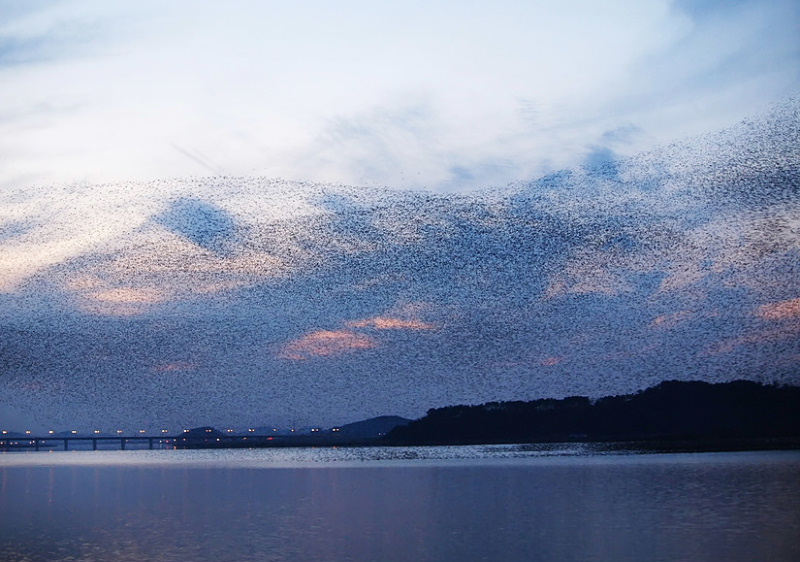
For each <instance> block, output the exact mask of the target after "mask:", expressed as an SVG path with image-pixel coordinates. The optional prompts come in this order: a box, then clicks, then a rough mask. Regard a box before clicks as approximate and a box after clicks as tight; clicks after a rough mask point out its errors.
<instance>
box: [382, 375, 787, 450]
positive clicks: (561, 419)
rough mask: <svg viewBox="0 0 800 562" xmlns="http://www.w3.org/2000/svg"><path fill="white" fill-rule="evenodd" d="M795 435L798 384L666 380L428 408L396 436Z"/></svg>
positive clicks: (444, 439)
mask: <svg viewBox="0 0 800 562" xmlns="http://www.w3.org/2000/svg"><path fill="white" fill-rule="evenodd" d="M737 439H738V440H742V439H751V440H752V439H800V388H798V387H794V386H768V385H762V384H760V383H756V382H751V381H735V382H729V383H719V384H710V383H706V382H681V381H667V382H662V383H661V384H659V385H657V386H655V387H652V388H649V389H647V390H643V391H641V392H638V393H636V394H630V395H624V396H613V397H607V398H602V399H600V400H597V401H591V400H590V399H589V398H586V397H570V398H564V399H560V400H558V399H542V400H534V401H532V402H490V403H486V404H483V405H480V406H450V407H445V408H437V409H433V410H430V411H429V412H428V413H427V415H426V416H425V417H423V418H421V419H418V420H415V421H412V422H410V423H409V424H407V425H405V426H402V427H397V428H395V429H394V430H392V431H391V432H390V433H389V435H388V440H389V441H390V442H392V443H395V444H414V445H419V444H425V445H433V444H436V445H445V444H448V445H449V444H473V443H530V442H557V441H654V440H660V441H663V440H706V441H709V440H710V441H714V440H737Z"/></svg>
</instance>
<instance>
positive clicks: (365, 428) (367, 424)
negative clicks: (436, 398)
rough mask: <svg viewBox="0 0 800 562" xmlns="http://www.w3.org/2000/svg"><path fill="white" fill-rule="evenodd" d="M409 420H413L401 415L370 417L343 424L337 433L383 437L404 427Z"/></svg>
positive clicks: (359, 436)
mask: <svg viewBox="0 0 800 562" xmlns="http://www.w3.org/2000/svg"><path fill="white" fill-rule="evenodd" d="M409 422H411V420H409V419H406V418H401V417H400V416H378V417H377V418H370V419H368V420H362V421H357V422H353V423H348V424H347V425H343V426H341V427H340V428H338V429H339V431H338V432H337V433H339V434H340V435H341V436H342V437H348V438H349V437H352V438H359V439H365V438H373V437H382V436H384V435H387V434H388V433H389V432H390V431H392V430H393V429H395V428H396V427H402V426H404V425H407V424H408V423H409Z"/></svg>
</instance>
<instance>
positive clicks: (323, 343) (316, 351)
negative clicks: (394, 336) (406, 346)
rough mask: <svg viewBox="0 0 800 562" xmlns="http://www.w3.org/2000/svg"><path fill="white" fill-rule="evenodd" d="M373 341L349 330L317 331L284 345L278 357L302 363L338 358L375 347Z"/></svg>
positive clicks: (375, 344)
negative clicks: (309, 360) (321, 358)
mask: <svg viewBox="0 0 800 562" xmlns="http://www.w3.org/2000/svg"><path fill="white" fill-rule="evenodd" d="M377 345H378V344H377V343H376V342H375V340H373V339H372V338H370V337H369V336H365V335H364V334H358V333H356V332H352V331H349V330H319V331H316V332H312V333H310V334H306V335H305V336H303V337H301V338H298V339H296V340H293V341H291V342H289V343H288V344H286V345H285V346H284V347H283V349H282V350H281V352H280V354H279V357H281V358H283V359H291V360H295V361H302V360H304V359H310V358H312V357H331V356H338V355H342V354H346V353H352V352H354V351H358V350H363V349H371V348H373V347H377Z"/></svg>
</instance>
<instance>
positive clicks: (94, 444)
mask: <svg viewBox="0 0 800 562" xmlns="http://www.w3.org/2000/svg"><path fill="white" fill-rule="evenodd" d="M96 450H97V439H92V451H96Z"/></svg>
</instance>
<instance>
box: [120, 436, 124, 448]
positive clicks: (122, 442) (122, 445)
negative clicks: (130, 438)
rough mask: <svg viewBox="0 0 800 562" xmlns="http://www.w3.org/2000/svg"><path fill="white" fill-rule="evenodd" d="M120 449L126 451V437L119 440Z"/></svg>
mask: <svg viewBox="0 0 800 562" xmlns="http://www.w3.org/2000/svg"><path fill="white" fill-rule="evenodd" d="M119 450H120V451H124V450H125V438H124V437H123V438H122V439H120V440H119Z"/></svg>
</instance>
